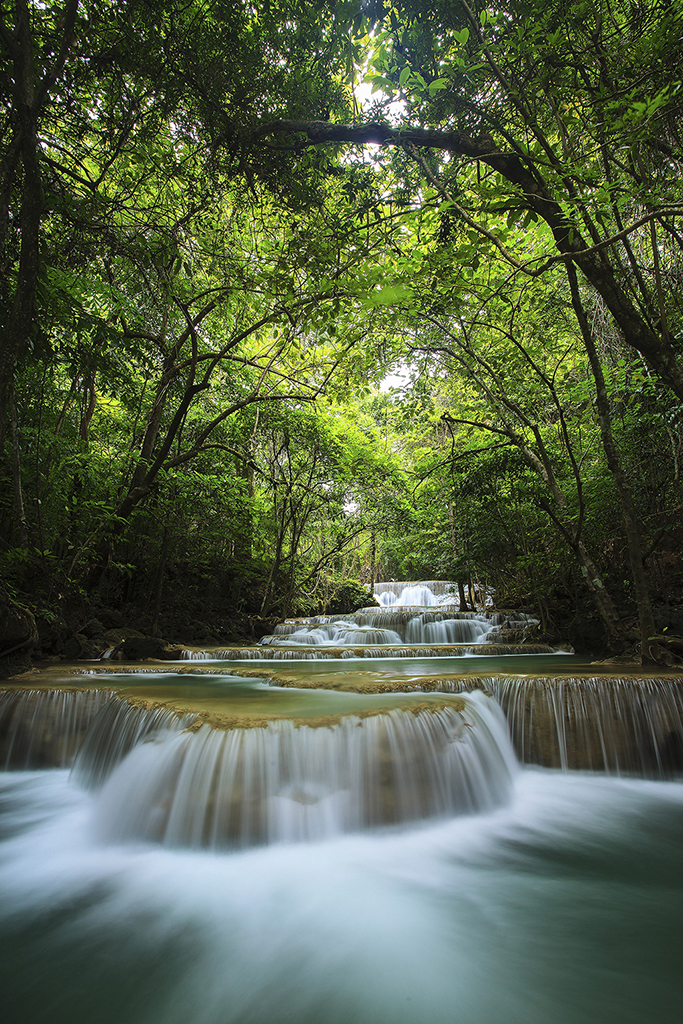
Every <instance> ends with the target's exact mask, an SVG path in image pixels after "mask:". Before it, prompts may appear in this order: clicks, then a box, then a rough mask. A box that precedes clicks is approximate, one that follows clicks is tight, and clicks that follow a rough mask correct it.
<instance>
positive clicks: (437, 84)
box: [429, 78, 450, 96]
mask: <svg viewBox="0 0 683 1024" xmlns="http://www.w3.org/2000/svg"><path fill="white" fill-rule="evenodd" d="M449 85H450V81H449V80H448V79H447V78H437V79H436V80H435V81H434V82H430V83H429V95H430V96H434V94H435V93H437V92H439V91H440V90H441V89H447V88H448V86H449Z"/></svg>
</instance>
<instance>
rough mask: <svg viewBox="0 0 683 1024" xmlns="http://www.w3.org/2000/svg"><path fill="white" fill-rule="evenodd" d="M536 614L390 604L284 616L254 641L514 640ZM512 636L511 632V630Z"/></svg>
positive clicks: (271, 643) (386, 642) (323, 643)
mask: <svg viewBox="0 0 683 1024" xmlns="http://www.w3.org/2000/svg"><path fill="white" fill-rule="evenodd" d="M535 625H537V620H536V619H531V618H530V617H529V616H526V615H523V614H521V613H520V612H511V613H501V612H458V611H454V610H450V609H448V610H446V609H444V608H442V609H441V610H439V611H436V610H427V609H423V608H420V607H402V608H399V607H397V605H395V604H394V605H390V606H388V607H386V608H382V609H379V608H362V609H361V610H360V611H358V612H355V613H354V614H353V615H316V616H313V617H311V618H306V619H287V620H286V621H285V622H282V623H280V625H279V626H276V627H275V632H274V633H273V634H271V635H268V636H264V637H261V639H260V641H259V643H260V644H262V645H263V644H265V645H269V646H278V647H282V646H285V647H290V646H292V645H303V646H306V647H318V646H327V647H344V646H347V645H350V646H358V647H375V646H382V647H384V646H390V645H405V644H422V645H424V644H440V645H453V644H470V645H471V644H486V643H491V642H493V643H496V642H501V643H510V642H512V643H515V642H519V641H520V640H523V639H525V635H526V634H527V633H528V632H529V630H530V629H531V628H532V627H533V626H535ZM511 632H512V633H514V634H516V635H514V636H511V635H510V633H511Z"/></svg>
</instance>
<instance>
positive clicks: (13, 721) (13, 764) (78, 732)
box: [0, 689, 112, 769]
mask: <svg viewBox="0 0 683 1024" xmlns="http://www.w3.org/2000/svg"><path fill="white" fill-rule="evenodd" d="M111 696H112V691H110V690H109V691H108V690H84V691H73V690H68V689H66V690H29V689H27V690H24V689H21V690H15V691H5V692H0V766H1V767H4V768H14V769H22V768H23V769H27V768H42V767H44V766H49V767H55V768H63V767H66V766H67V765H70V764H71V762H72V760H73V758H74V755H75V753H76V751H77V750H78V749H79V747H80V746H81V744H82V742H83V739H84V737H85V735H86V732H87V730H88V728H89V726H90V725H91V723H92V722H93V720H94V719H95V717H96V715H97V714H98V712H99V711H100V710H101V708H102V707H103V706H104V705H105V704H106V703H107V701H108V700H109V699H110V698H111Z"/></svg>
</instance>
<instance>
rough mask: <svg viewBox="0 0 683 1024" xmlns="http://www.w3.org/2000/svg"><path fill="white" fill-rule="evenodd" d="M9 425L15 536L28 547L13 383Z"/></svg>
mask: <svg viewBox="0 0 683 1024" xmlns="http://www.w3.org/2000/svg"><path fill="white" fill-rule="evenodd" d="M8 405H9V414H10V425H11V431H12V483H13V486H14V512H15V515H16V519H17V537H18V541H19V547H21V548H27V547H28V526H27V524H26V511H25V509H24V495H23V492H22V488H21V450H20V447H19V428H18V425H17V406H16V403H15V401H14V385H11V386H10V389H9V395H8Z"/></svg>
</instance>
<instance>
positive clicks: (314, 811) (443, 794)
mask: <svg viewBox="0 0 683 1024" xmlns="http://www.w3.org/2000/svg"><path fill="white" fill-rule="evenodd" d="M515 768H516V760H515V757H514V753H513V751H512V747H511V745H510V741H509V738H508V734H507V728H506V725H505V720H504V718H503V716H502V714H501V713H500V710H499V708H498V707H497V706H496V705H495V703H494V702H493V701H491V700H490V699H489V698H487V697H485V696H484V695H483V694H471V695H468V696H467V697H465V698H464V704H463V705H459V706H448V705H446V706H442V707H437V708H435V709H433V710H428V709H426V708H425V707H424V706H422V707H421V708H420V707H414V708H412V709H411V710H395V711H390V712H388V713H378V714H373V715H370V716H367V717H362V718H361V717H358V716H357V715H348V716H345V717H343V718H341V719H340V720H339V721H338V722H337V723H335V724H334V725H332V726H324V727H318V728H314V727H310V726H301V725H298V726H297V725H296V724H295V723H293V722H291V721H286V720H280V721H274V722H271V723H269V724H268V725H267V726H266V727H265V728H262V727H258V728H253V729H235V730H229V731H226V732H224V731H220V730H217V729H212V728H210V727H209V726H208V725H204V726H202V727H201V728H200V729H199V731H198V732H195V733H191V732H189V733H188V732H183V733H180V732H175V733H171V732H166V733H157V735H156V737H155V739H154V741H153V742H149V743H142V744H140V745H138V746H137V747H135V748H134V749H133V750H132V751H131V752H130V753H129V755H128V756H127V757H126V758H125V759H124V760H123V761H122V762H121V764H120V765H119V767H118V768H116V769H115V770H114V771H113V773H112V774H111V776H110V777H109V780H108V781H107V782H106V784H105V785H104V788H103V789H102V791H101V793H100V795H99V797H98V809H97V829H98V833H99V835H100V837H101V838H102V839H106V840H108V841H115V842H120V841H124V840H146V841H153V842H158V843H163V844H166V845H169V846H190V847H210V848H221V847H229V846H237V847H245V846H251V845H254V844H258V843H272V842H295V841H302V840H316V839H321V838H326V837H329V836H333V835H336V834H339V833H343V832H349V831H356V830H360V829H364V828H369V827H375V826H380V825H389V824H398V823H401V822H409V821H415V820H420V819H424V818H430V817H435V816H442V815H451V814H466V813H473V812H477V811H483V810H486V809H490V808H492V807H496V806H499V805H500V804H502V803H503V802H505V801H506V800H507V798H508V796H509V793H510V789H511V786H512V780H513V776H514V773H515Z"/></svg>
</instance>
